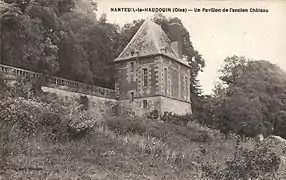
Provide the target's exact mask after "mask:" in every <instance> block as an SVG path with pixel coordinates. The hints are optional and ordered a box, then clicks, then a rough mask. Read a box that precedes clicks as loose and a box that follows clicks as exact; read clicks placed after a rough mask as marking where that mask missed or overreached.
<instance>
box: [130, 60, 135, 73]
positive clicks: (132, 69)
mask: <svg viewBox="0 0 286 180" xmlns="http://www.w3.org/2000/svg"><path fill="white" fill-rule="evenodd" d="M130 66H131V72H134V62H131V63H130Z"/></svg>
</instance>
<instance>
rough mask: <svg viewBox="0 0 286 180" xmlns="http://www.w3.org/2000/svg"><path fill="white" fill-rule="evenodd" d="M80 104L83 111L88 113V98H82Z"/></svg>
mask: <svg viewBox="0 0 286 180" xmlns="http://www.w3.org/2000/svg"><path fill="white" fill-rule="evenodd" d="M79 102H80V104H81V105H82V106H83V107H82V110H85V111H87V110H88V98H87V96H80V100H79Z"/></svg>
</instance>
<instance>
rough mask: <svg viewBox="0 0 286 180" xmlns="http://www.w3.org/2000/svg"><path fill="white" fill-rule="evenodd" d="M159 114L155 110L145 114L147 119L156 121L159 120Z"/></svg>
mask: <svg viewBox="0 0 286 180" xmlns="http://www.w3.org/2000/svg"><path fill="white" fill-rule="evenodd" d="M159 116H160V115H159V112H158V110H157V109H155V110H153V111H151V112H150V113H148V114H147V118H148V119H158V118H159Z"/></svg>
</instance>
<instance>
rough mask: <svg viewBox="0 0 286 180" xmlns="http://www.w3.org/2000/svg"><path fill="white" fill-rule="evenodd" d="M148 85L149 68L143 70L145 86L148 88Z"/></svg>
mask: <svg viewBox="0 0 286 180" xmlns="http://www.w3.org/2000/svg"><path fill="white" fill-rule="evenodd" d="M147 83H148V71H147V68H143V86H145V87H146V86H147Z"/></svg>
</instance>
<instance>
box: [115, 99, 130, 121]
mask: <svg viewBox="0 0 286 180" xmlns="http://www.w3.org/2000/svg"><path fill="white" fill-rule="evenodd" d="M112 110H113V115H114V116H116V117H126V118H130V117H135V113H134V112H133V111H132V108H131V107H129V106H123V105H120V104H119V103H116V104H115V105H113V106H112Z"/></svg>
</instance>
